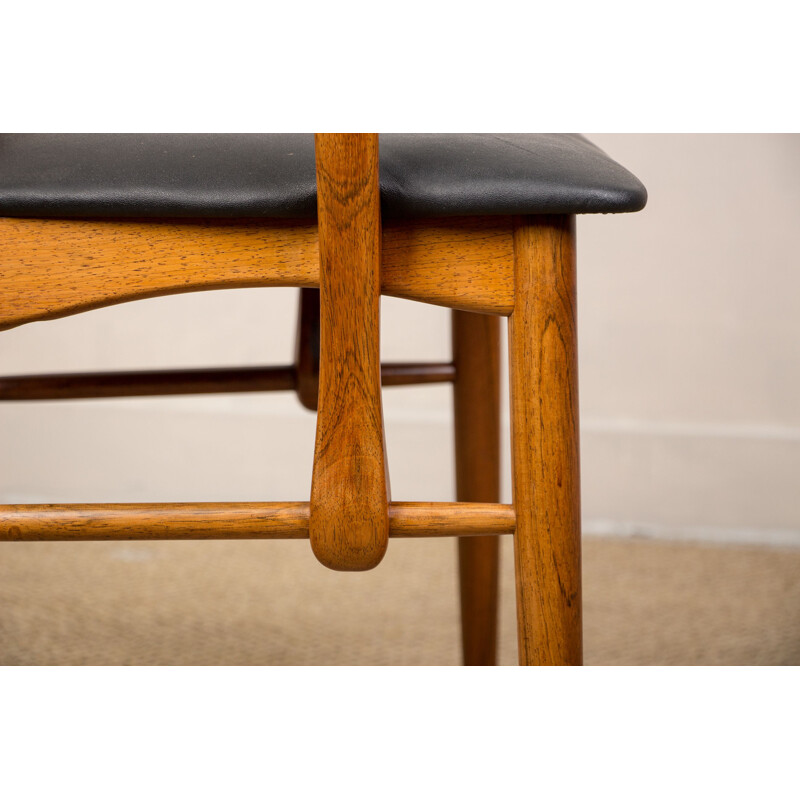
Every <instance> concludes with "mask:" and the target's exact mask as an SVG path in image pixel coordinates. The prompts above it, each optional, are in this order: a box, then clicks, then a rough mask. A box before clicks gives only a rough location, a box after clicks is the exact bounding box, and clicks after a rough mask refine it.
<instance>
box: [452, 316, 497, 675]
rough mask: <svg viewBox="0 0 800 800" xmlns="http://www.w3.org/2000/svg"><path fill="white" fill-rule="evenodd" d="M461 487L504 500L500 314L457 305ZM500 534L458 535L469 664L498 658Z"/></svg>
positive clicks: (462, 494)
mask: <svg viewBox="0 0 800 800" xmlns="http://www.w3.org/2000/svg"><path fill="white" fill-rule="evenodd" d="M452 321H453V361H454V362H455V366H456V379H455V383H454V386H453V397H454V406H455V450H456V493H457V498H458V500H461V501H466V502H477V503H480V502H483V503H497V502H499V501H500V319H499V318H498V317H494V316H489V315H485V314H474V313H471V312H468V311H453V312H452ZM499 548H500V538H499V537H498V536H475V537H463V538H460V539H459V541H458V560H459V581H460V591H461V641H462V652H463V659H464V664H465V665H467V666H493V665H494V664H495V663H496V660H497V598H498V583H499V563H500V549H499Z"/></svg>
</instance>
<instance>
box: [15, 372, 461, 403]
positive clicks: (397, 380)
mask: <svg viewBox="0 0 800 800" xmlns="http://www.w3.org/2000/svg"><path fill="white" fill-rule="evenodd" d="M455 372H456V371H455V367H454V366H453V365H452V364H447V363H444V364H436V363H412V364H383V365H382V367H381V383H382V384H383V385H384V386H408V385H413V384H420V383H448V382H452V381H453V380H454V379H455ZM296 387H297V370H296V369H295V367H293V366H288V367H219V368H213V369H180V370H153V371H137V372H85V373H73V374H70V373H63V374H58V375H18V376H11V377H7V378H0V400H79V399H90V398H98V397H147V396H152V395H171V394H215V393H224V392H280V391H291V390H292V389H295V388H296Z"/></svg>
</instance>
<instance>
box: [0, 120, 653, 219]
mask: <svg viewBox="0 0 800 800" xmlns="http://www.w3.org/2000/svg"><path fill="white" fill-rule="evenodd" d="M380 160H381V165H380V183H381V196H382V197H381V202H382V208H383V214H384V215H385V216H387V217H436V216H459V215H472V216H475V215H484V214H547V213H554V214H590V213H609V212H623V211H638V210H640V209H641V208H643V207H644V205H645V202H646V200H647V193H646V191H645V188H644V186H642V184H641V183H640V182H639V181H638V180H637V178H636V177H635V176H633V175H632V174H631V173H630V172H628V171H627V170H626V169H624V168H623V167H621V166H620V165H619V164H617V163H616V162H615V161H613V160H612V159H610V158H609V157H608V156H607V155H606V154H605V153H603V151H602V150H600V149H599V148H598V147H596V146H595V145H593V144H592V143H591V142H589V141H588V140H587V139H585V138H583V137H582V136H579V135H577V134H533V133H511V134H457V133H453V134H439V133H436V134H432V133H423V134H381V137H380ZM0 216H7V217H9V216H13V217H65V218H79V217H139V218H145V217H146V218H159V217H160V218H169V217H195V218H197V217H202V218H234V217H250V218H253V217H255V218H258V217H287V218H292V217H294V218H313V217H315V216H316V183H315V173H314V138H313V135H312V134H303V133H293V134H288V133H287V134H283V133H281V134H4V135H2V136H0Z"/></svg>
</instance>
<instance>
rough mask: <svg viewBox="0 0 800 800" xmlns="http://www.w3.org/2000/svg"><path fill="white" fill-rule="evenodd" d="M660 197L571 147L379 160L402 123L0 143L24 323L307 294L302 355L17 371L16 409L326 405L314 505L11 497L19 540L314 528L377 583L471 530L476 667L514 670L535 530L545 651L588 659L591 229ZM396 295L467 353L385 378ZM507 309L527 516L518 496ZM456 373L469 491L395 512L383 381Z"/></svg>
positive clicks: (6, 218)
mask: <svg viewBox="0 0 800 800" xmlns="http://www.w3.org/2000/svg"><path fill="white" fill-rule="evenodd" d="M379 172H380V178H379ZM645 200H646V194H645V191H644V188H643V187H642V185H641V184H640V183H639V182H638V181H637V180H636V178H635V177H633V176H632V175H631V174H630V173H628V172H627V171H626V170H624V169H623V168H622V167H620V166H619V165H617V164H616V163H615V162H613V161H612V160H611V159H609V158H608V157H607V156H606V155H605V154H604V153H602V152H601V151H600V150H598V149H597V148H596V147H594V146H593V145H592V144H590V143H589V142H588V141H587V140H585V139H583V138H582V137H579V136H574V135H567V134H560V135H556V134H554V135H534V134H512V135H504V136H491V135H466V134H464V135H435V134H420V135H400V134H395V135H383V136H382V137H381V157H380V170H379V156H378V135H377V134H317V136H316V139H315V140H313V139H312V138H311V136H310V135H301V134H296V135H279V134H263V135H251V136H240V135H216V136H214V135H185V136H179V135H150V136H135V135H63V136H62V135H6V136H3V137H0V217H2V218H0V292H1V293H2V294H1V295H0V296H2V298H3V300H2V305H1V306H0V330H3V329H7V328H12V327H14V326H17V325H21V324H24V323H27V322H32V321H35V320H46V319H53V318H57V317H62V316H65V315H68V314H75V313H78V312H81V311H86V310H89V309H93V308H98V307H101V306H106V305H111V304H114V303H120V302H125V301H129V300H135V299H140V298H146V297H155V296H158V295H165V294H171V293H177V292H189V291H199V290H203V289H220V288H238V287H255V286H295V287H301V309H300V315H299V327H298V344H297V357H296V362H295V364H294V365H292V366H288V367H269V368H247V369H217V370H184V371H179V372H136V373H130V372H129V373H112V374H73V375H46V376H33V377H32V376H26V377H8V378H4V379H2V380H0V399H6V400H35V399H55V398H78V397H80V398H84V397H120V396H132V395H156V394H178V393H192V392H237V391H275V390H290V389H293V390H296V391H297V393H298V396H299V398H300V400H301V402H302V403H303V404H304V405H306V406H307V407H309V408H317V407H318V413H317V436H316V448H315V456H314V467H313V475H312V479H311V492H310V502H304V501H301V502H295V503H271V502H263V503H197V504H184V503H175V504H102V505H101V504H95V505H5V506H1V507H0V539H4V540H14V541H31V540H50V541H53V540H64V541H66V540H69V541H78V540H81V541H83V540H89V539H114V540H124V539H217V538H225V539H245V538H263V539H270V538H310V540H311V547H312V548H313V550H314V553H315V554H316V556H317V558H318V559H319V560H320V561H321V562H322V563H323V564H325V565H326V566H328V567H330V568H332V569H338V570H364V569H371V568H373V567H375V566H376V565H377V564H378V563H379V562H380V560H381V558H382V557H383V555H384V553H385V552H386V548H387V545H388V541H389V539H390V538H391V537H417V536H459V537H461V538H460V539H459V555H460V580H461V608H462V629H463V649H464V662H465V663H466V664H492V663H494V660H495V649H496V645H495V639H496V617H497V585H498V584H497V573H498V542H499V538H498V537H499V535H501V534H511V535H513V536H514V553H515V568H516V595H517V609H518V632H519V656H520V662H521V663H522V664H579V663H581V660H582V633H581V564H580V488H579V469H578V384H577V380H578V378H577V361H576V331H575V316H576V306H575V233H574V215H575V214H576V213H597V212H603V213H606V212H619V211H636V210H638V209H640V208H642V207H643V206H644V203H645ZM382 211H383V214H382ZM382 216H383V221H382ZM317 289H318V291H317ZM381 294H388V295H393V296H396V297H403V298H408V299H412V300H418V301H421V302H426V303H434V304H437V305H441V306H446V307H448V308H451V309H453V312H452V320H453V361H452V363H446V364H385V365H383V366H381V364H380V360H379V307H380V295H381ZM503 316H504V317H507V318H508V320H509V355H510V396H511V419H512V447H511V453H512V472H513V503H512V505H501V504H499V503H498V500H499V318H500V317H503ZM443 381H450V382H452V383H453V385H454V397H455V443H456V472H457V493H458V498H457V499H458V502H454V503H410V502H402V503H400V502H392V501H391V499H390V494H389V482H388V478H387V469H386V456H385V447H384V434H383V422H382V412H381V385H382V384H383V385H384V386H392V385H398V384H409V383H431V382H443Z"/></svg>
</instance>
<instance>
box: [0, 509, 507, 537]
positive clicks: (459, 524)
mask: <svg viewBox="0 0 800 800" xmlns="http://www.w3.org/2000/svg"><path fill="white" fill-rule="evenodd" d="M308 517H309V504H308V503H109V504H100V503H98V504H87V505H79V504H65V505H0V541H23V542H24V541H30V542H33V541H50V542H59V541H71V542H72V541H107V540H111V541H131V540H136V539H150V540H153V539H307V538H308ZM515 523H516V518H515V515H514V509H513V507H512V506H510V505H501V504H499V503H390V504H389V535H390V536H393V537H398V538H410V537H426V536H482V535H487V534H489V535H491V534H505V533H513V532H514V528H515Z"/></svg>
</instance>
